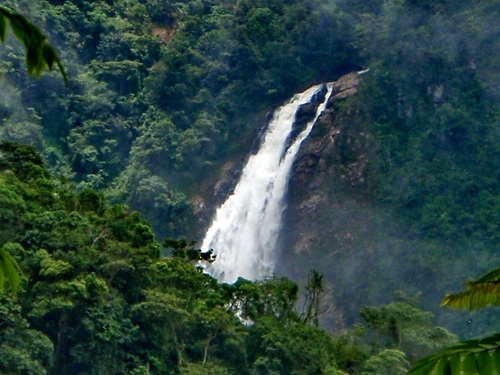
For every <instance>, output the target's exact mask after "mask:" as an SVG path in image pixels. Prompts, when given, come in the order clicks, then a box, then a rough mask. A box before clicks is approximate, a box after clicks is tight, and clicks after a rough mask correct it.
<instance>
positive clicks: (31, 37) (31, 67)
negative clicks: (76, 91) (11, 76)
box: [0, 7, 68, 84]
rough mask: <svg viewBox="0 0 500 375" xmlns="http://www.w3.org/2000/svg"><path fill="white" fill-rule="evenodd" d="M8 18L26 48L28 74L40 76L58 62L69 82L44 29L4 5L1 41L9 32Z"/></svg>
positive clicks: (0, 29)
mask: <svg viewBox="0 0 500 375" xmlns="http://www.w3.org/2000/svg"><path fill="white" fill-rule="evenodd" d="M6 20H8V21H9V24H10V27H11V29H12V32H13V33H14V35H15V36H16V38H17V39H19V41H21V43H22V44H23V45H24V47H25V49H26V68H27V70H28V74H32V75H34V76H40V75H41V74H42V73H43V71H44V70H45V69H47V68H49V69H52V68H53V66H54V64H56V65H57V67H58V69H59V70H60V72H61V74H62V76H63V78H64V82H65V84H68V77H67V75H66V72H65V70H64V67H63V65H62V63H61V61H60V60H59V57H58V56H57V54H56V52H55V50H54V49H53V48H52V46H51V45H50V44H48V43H47V41H46V40H47V38H46V36H45V35H44V34H43V33H42V31H41V30H40V29H39V28H38V27H36V26H35V25H33V24H32V23H30V22H29V21H28V20H27V19H26V18H25V17H23V16H22V15H20V14H17V13H14V12H11V11H10V10H8V9H7V8H4V7H0V41H1V42H4V41H5V36H6V32H7V22H6Z"/></svg>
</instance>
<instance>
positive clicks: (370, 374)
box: [361, 349, 410, 375]
mask: <svg viewBox="0 0 500 375" xmlns="http://www.w3.org/2000/svg"><path fill="white" fill-rule="evenodd" d="M409 366H410V363H409V362H408V361H407V360H406V356H405V353H403V352H401V351H399V350H397V349H384V350H382V351H381V352H380V353H378V354H376V355H374V356H372V357H370V358H368V360H367V361H366V362H365V364H364V366H363V371H362V372H361V375H404V374H406V373H407V371H408V367H409Z"/></svg>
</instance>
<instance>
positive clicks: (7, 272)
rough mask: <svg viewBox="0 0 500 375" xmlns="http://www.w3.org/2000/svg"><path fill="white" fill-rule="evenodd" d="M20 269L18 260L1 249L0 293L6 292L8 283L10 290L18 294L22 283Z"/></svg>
mask: <svg viewBox="0 0 500 375" xmlns="http://www.w3.org/2000/svg"><path fill="white" fill-rule="evenodd" d="M19 273H20V268H19V265H18V264H17V262H16V260H15V259H14V258H13V257H12V256H11V255H10V254H9V253H8V252H7V251H5V250H4V249H3V248H0V291H2V290H4V287H5V281H8V283H9V287H10V290H11V291H12V293H13V294H17V292H18V290H19V283H20V279H21V278H20V276H19Z"/></svg>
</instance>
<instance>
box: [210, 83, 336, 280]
mask: <svg viewBox="0 0 500 375" xmlns="http://www.w3.org/2000/svg"><path fill="white" fill-rule="evenodd" d="M321 86H322V85H318V86H314V87H311V88H310V89H308V90H306V91H304V92H303V93H301V94H297V95H295V96H294V97H293V98H292V99H291V100H290V101H289V102H288V103H286V104H285V105H283V106H282V107H280V108H279V109H277V110H276V112H275V113H274V115H273V118H272V120H271V122H270V124H269V127H268V129H267V131H266V134H265V136H264V138H263V141H262V143H261V145H260V149H259V151H258V152H257V153H256V154H255V155H252V156H251V157H250V158H249V159H248V162H247V164H246V166H245V168H244V169H243V172H242V175H241V177H240V180H239V182H238V184H237V185H236V188H235V190H234V193H233V194H232V195H231V196H230V197H229V198H228V199H227V200H226V202H225V203H224V204H223V205H222V206H220V207H219V208H218V209H217V212H216V215H215V219H214V220H213V222H212V225H211V226H210V228H209V230H208V231H207V233H206V235H205V238H204V240H203V244H202V246H201V250H202V251H207V250H209V249H214V253H215V254H216V255H217V259H216V261H215V262H214V263H213V264H212V265H210V266H207V267H206V271H207V272H209V273H210V274H212V275H213V276H214V277H216V278H218V279H219V280H220V281H222V282H234V281H235V280H236V279H237V278H238V277H240V276H241V277H244V278H246V279H250V280H255V279H262V278H264V277H266V276H270V275H272V273H273V270H274V266H275V263H276V257H275V248H276V244H277V239H278V235H279V230H280V228H281V217H282V214H283V211H284V210H285V202H284V197H285V194H286V190H287V187H288V179H289V175H290V169H291V167H292V165H293V161H294V160H295V156H296V155H297V152H298V151H299V148H300V145H301V143H302V141H303V140H304V139H306V138H307V136H308V135H309V133H310V132H311V130H312V127H313V125H314V123H315V122H316V120H317V118H318V117H319V115H320V114H321V112H323V110H324V109H325V107H326V103H327V101H328V98H329V97H330V94H331V91H332V84H328V85H327V89H328V90H327V93H326V96H325V99H324V101H323V103H321V104H320V105H319V106H318V108H317V110H316V115H315V117H314V119H313V120H311V121H310V122H309V123H308V124H307V126H306V127H305V128H304V130H303V131H302V132H301V133H300V134H299V135H298V136H297V137H296V139H295V140H294V141H293V143H292V144H291V145H290V146H289V147H288V149H287V146H288V142H287V138H288V136H289V134H290V133H291V131H292V124H293V122H294V121H295V115H296V112H297V109H298V108H299V106H300V105H302V104H306V103H309V102H310V101H311V99H312V97H313V96H314V94H316V93H317V92H318V91H319V90H320V89H321Z"/></svg>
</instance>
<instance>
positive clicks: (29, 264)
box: [0, 143, 456, 375]
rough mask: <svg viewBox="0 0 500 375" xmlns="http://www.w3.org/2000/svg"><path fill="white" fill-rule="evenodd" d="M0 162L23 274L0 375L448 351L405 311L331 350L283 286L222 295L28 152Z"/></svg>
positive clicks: (400, 357)
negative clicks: (297, 308)
mask: <svg viewBox="0 0 500 375" xmlns="http://www.w3.org/2000/svg"><path fill="white" fill-rule="evenodd" d="M0 155H1V158H0V180H1V182H2V185H1V186H2V187H1V190H0V202H1V205H2V211H1V216H0V220H1V223H2V226H1V231H0V239H1V241H2V248H3V250H5V251H7V252H8V253H9V254H11V256H12V257H14V258H15V259H16V260H17V261H18V263H19V265H20V268H21V270H22V282H21V287H20V289H21V290H20V292H19V294H18V297H17V298H14V297H13V296H12V295H10V294H6V293H2V294H0V301H1V305H0V359H1V360H0V372H2V373H9V374H23V375H24V374H29V375H38V374H40V375H41V374H81V375H83V374H96V375H106V374H135V375H138V374H179V373H180V374H190V375H196V374H213V375H224V374H242V375H244V374H249V375H250V374H252V375H253V374H255V375H257V374H282V375H285V374H287V375H293V374H296V375H300V374H304V375H306V374H323V375H336V374H342V372H340V370H339V368H340V369H343V370H348V371H350V372H351V371H354V373H362V374H379V373H380V371H384V369H386V368H390V366H392V365H393V364H397V366H398V368H401V369H407V368H408V366H409V362H408V361H409V360H411V361H413V360H415V359H416V358H418V357H419V356H421V355H422V354H423V353H429V351H430V350H433V349H436V348H439V347H442V346H444V345H447V344H450V343H453V342H454V341H455V340H456V337H455V336H454V335H452V334H451V333H449V332H447V331H446V330H445V329H444V328H440V327H433V326H432V314H431V313H429V312H425V311H423V310H421V309H420V308H419V307H418V306H417V304H416V302H415V301H412V300H410V299H408V298H406V297H402V298H401V300H400V301H399V302H395V303H392V304H389V305H386V306H381V307H378V308H366V309H364V310H363V311H362V316H363V318H364V321H365V322H366V323H365V328H364V329H365V330H366V334H363V333H362V332H361V331H360V332H358V334H357V335H356V336H347V335H346V336H343V337H339V338H337V339H332V338H331V337H330V336H329V335H328V334H327V333H326V332H324V331H322V330H320V329H319V328H317V327H316V326H315V325H314V324H312V325H311V324H310V323H311V322H313V321H314V317H315V316H316V314H317V313H318V312H319V311H318V310H316V307H315V304H314V300H311V304H310V305H308V306H305V308H304V311H302V312H301V311H298V310H296V308H295V304H296V302H297V298H298V288H297V285H296V284H294V283H293V282H291V281H289V280H287V279H283V278H272V279H269V280H265V281H261V282H255V283H253V282H250V281H246V280H244V279H239V280H238V281H237V282H236V283H234V284H232V285H229V284H219V283H218V282H217V281H216V280H215V279H213V278H212V277H210V276H208V275H206V274H204V273H203V272H202V270H201V269H200V268H197V267H195V266H194V265H193V264H192V259H198V255H199V253H198V252H197V251H196V250H194V249H190V248H189V244H188V243H186V242H185V241H172V240H169V241H166V242H165V246H168V247H169V248H170V250H172V252H173V254H174V256H173V257H161V256H160V248H161V247H160V245H159V244H158V243H157V242H156V241H155V240H154V236H153V232H152V229H151V227H150V225H149V224H148V223H146V222H145V221H144V220H143V219H141V218H140V216H139V215H138V214H137V213H134V212H130V211H128V210H127V209H126V208H125V207H124V206H122V205H115V206H110V205H108V204H107V203H106V201H105V199H104V198H103V196H102V194H100V193H97V192H95V191H93V190H90V189H85V190H83V191H81V192H78V191H77V190H76V189H75V186H74V184H73V183H70V182H67V181H64V180H57V179H54V178H52V177H51V176H50V174H49V172H48V171H47V169H46V168H45V166H44V164H43V161H42V159H41V157H40V155H39V154H38V153H37V152H36V151H35V149H34V148H32V147H31V146H25V145H21V144H15V143H2V144H0ZM193 254H194V257H193V256H192V255H193ZM310 288H313V289H314V284H312V283H311V284H310ZM318 289H319V286H316V290H318ZM394 327H398V328H397V330H396V331H395V330H394ZM360 329H361V328H360ZM362 336H363V337H365V338H364V340H363V341H362V340H361V338H360V337H362ZM405 353H406V354H405ZM381 358H382V359H383V360H381ZM387 361H389V362H387ZM398 373H399V372H398Z"/></svg>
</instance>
